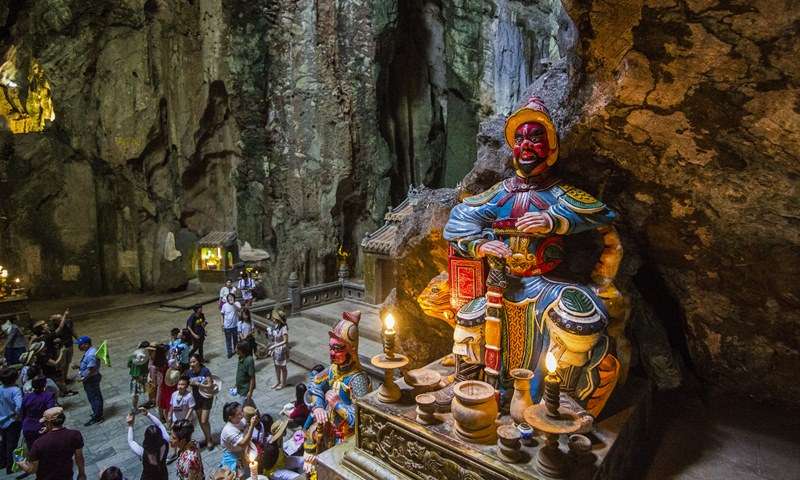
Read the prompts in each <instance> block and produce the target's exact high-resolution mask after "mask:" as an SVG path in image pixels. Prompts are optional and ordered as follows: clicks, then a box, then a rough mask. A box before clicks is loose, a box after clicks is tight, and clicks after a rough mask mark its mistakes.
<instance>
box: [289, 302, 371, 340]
mask: <svg viewBox="0 0 800 480" xmlns="http://www.w3.org/2000/svg"><path fill="white" fill-rule="evenodd" d="M353 310H359V311H361V321H360V322H359V324H358V333H359V335H360V336H361V338H362V340H363V339H364V338H366V339H369V340H372V341H374V342H379V343H380V342H382V340H381V320H380V316H379V313H380V312H379V310H378V307H377V306H375V305H370V304H367V303H362V302H355V301H351V300H341V301H339V302H336V303H329V304H326V305H320V306H318V307H314V308H308V309H305V310H303V311H302V312H301V315H302V316H303V317H306V318H309V319H311V320H315V321H317V322H319V323H322V324H324V325H327V326H328V327H333V326H334V325H336V322H338V321H339V319H340V318H342V312H349V311H353Z"/></svg>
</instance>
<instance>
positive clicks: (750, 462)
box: [636, 389, 800, 480]
mask: <svg viewBox="0 0 800 480" xmlns="http://www.w3.org/2000/svg"><path fill="white" fill-rule="evenodd" d="M697 391H698V390H697V389H693V390H690V389H684V390H678V391H674V392H669V393H663V394H659V395H656V396H655V399H654V403H653V416H654V418H653V420H654V428H653V429H652V430H653V435H652V436H651V438H650V442H651V444H650V445H644V446H643V453H644V454H645V455H647V456H648V458H649V459H650V461H649V463H648V464H647V465H645V470H646V474H644V475H642V476H641V477H636V478H645V480H662V479H681V480H717V479H720V480H733V479H736V480H797V479H800V438H799V437H798V434H799V433H800V415H798V414H799V413H800V412H798V411H797V410H787V409H785V408H781V407H777V406H774V405H764V404H754V403H753V402H752V401H750V400H748V399H743V398H730V397H711V398H703V397H702V396H701V395H698V394H697ZM648 454H652V456H649V455H648Z"/></svg>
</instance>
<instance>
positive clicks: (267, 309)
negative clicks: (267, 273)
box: [250, 269, 365, 328]
mask: <svg viewBox="0 0 800 480" xmlns="http://www.w3.org/2000/svg"><path fill="white" fill-rule="evenodd" d="M347 275H348V271H347V270H346V269H340V270H339V280H336V281H335V282H329V283H321V284H319V285H313V286H311V287H305V288H304V287H302V286H300V281H299V279H298V277H297V273H295V272H292V273H291V274H290V275H289V298H286V299H284V300H273V299H266V300H261V301H259V302H256V303H255V304H254V305H253V306H252V308H251V309H250V310H251V312H252V313H253V317H254V318H253V321H254V322H255V323H256V326H257V327H260V328H264V327H266V325H267V324H268V323H267V320H268V319H269V317H270V315H272V311H273V310H275V309H277V308H282V309H283V310H284V311H285V312H286V313H287V315H289V314H296V313H298V312H300V311H302V310H305V309H308V308H314V307H318V306H320V305H325V304H328V303H334V302H338V301H340V300H343V299H347V300H356V301H363V300H364V290H365V288H364V284H363V283H361V282H358V281H354V280H349V279H348V278H347ZM259 324H262V325H259Z"/></svg>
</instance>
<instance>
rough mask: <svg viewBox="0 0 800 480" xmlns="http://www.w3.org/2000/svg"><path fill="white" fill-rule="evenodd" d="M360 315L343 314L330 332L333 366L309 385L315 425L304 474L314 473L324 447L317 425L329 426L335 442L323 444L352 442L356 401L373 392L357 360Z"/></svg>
mask: <svg viewBox="0 0 800 480" xmlns="http://www.w3.org/2000/svg"><path fill="white" fill-rule="evenodd" d="M360 320H361V312H359V311H354V312H343V313H342V318H341V320H339V323H337V324H336V325H335V326H334V327H333V329H331V330H330V331H329V332H328V337H329V341H328V348H329V352H330V358H331V365H330V366H329V367H328V368H326V369H325V370H323V371H322V372H320V373H318V374H317V375H316V376H315V377H314V379H313V380H312V381H311V382H310V383H309V386H308V395H309V399H310V400H311V402H310V403H311V414H312V416H313V418H314V421H315V424H312V425H311V426H310V427H309V430H308V433H307V434H306V444H305V446H304V449H305V452H306V463H307V465H306V466H304V470H307V471H308V472H309V473H310V472H312V471H313V470H314V467H313V465H314V463H315V462H316V455H317V454H318V453H321V449H322V448H323V446H322V445H320V443H319V441H318V440H319V439H317V438H316V436H315V435H314V433H315V432H316V427H317V425H320V426H322V425H327V426H330V427H331V428H328V429H325V430H326V431H330V432H332V437H333V438H326V439H325V441H324V443H325V444H326V445H329V444H338V443H341V442H343V441H344V440H346V439H347V438H349V437H350V436H351V435H352V434H353V432H354V429H355V423H356V412H355V401H354V400H355V399H356V398H358V397H361V396H363V395H366V394H367V393H369V392H370V391H371V390H372V382H371V381H370V379H369V375H367V373H366V372H365V371H364V370H363V369H362V368H361V362H360V361H359V359H358V323H359V321H360Z"/></svg>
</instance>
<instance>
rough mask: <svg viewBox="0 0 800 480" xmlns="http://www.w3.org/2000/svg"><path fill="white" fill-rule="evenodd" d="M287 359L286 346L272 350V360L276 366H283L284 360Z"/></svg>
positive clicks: (284, 364)
mask: <svg viewBox="0 0 800 480" xmlns="http://www.w3.org/2000/svg"><path fill="white" fill-rule="evenodd" d="M287 360H289V351H288V349H287V348H286V347H281V348H277V349H275V350H273V351H272V361H273V362H275V365H276V366H278V367H285V366H286V361H287Z"/></svg>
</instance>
